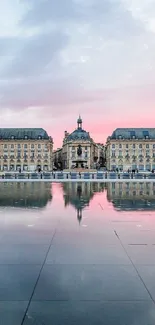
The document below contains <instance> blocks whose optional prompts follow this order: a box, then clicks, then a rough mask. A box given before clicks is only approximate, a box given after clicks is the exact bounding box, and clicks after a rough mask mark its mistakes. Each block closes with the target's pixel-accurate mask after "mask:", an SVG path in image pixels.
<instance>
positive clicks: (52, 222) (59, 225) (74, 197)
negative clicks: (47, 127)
mask: <svg viewBox="0 0 155 325" xmlns="http://www.w3.org/2000/svg"><path fill="white" fill-rule="evenodd" d="M0 324H5V325H52V324H54V325H62V324H63V325H76V324H77V325H78V324H80V325H87V324H88V325H96V324H97V325H103V324H104V325H138V324H140V325H154V324H155V183H153V182H150V183H147V184H146V183H136V182H135V183H132V184H131V183H129V182H126V183H119V184H118V183H107V184H105V183H103V184H102V183H99V184H98V183H91V182H90V183H64V184H59V183H57V184H51V183H43V182H42V183H2V184H1V185H0Z"/></svg>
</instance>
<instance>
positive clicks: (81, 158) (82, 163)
mask: <svg viewBox="0 0 155 325" xmlns="http://www.w3.org/2000/svg"><path fill="white" fill-rule="evenodd" d="M97 159H98V147H97V145H96V144H95V142H94V141H93V139H92V138H91V137H90V135H89V132H86V131H85V130H83V128H82V119H81V117H79V119H78V120H77V129H76V130H74V131H73V132H72V133H70V134H69V133H68V132H67V131H65V137H64V140H63V146H62V166H63V169H70V170H71V169H73V168H88V169H94V168H95V166H96V162H97Z"/></svg>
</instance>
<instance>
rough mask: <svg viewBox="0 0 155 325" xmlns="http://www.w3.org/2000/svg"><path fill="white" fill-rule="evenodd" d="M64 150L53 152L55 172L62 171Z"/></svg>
mask: <svg viewBox="0 0 155 325" xmlns="http://www.w3.org/2000/svg"><path fill="white" fill-rule="evenodd" d="M62 169H63V166H62V148H58V149H57V150H54V151H53V170H62Z"/></svg>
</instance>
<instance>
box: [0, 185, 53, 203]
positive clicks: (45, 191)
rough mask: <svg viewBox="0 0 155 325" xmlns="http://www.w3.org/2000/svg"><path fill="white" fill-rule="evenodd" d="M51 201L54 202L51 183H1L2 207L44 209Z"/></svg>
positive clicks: (0, 199) (0, 197)
mask: <svg viewBox="0 0 155 325" xmlns="http://www.w3.org/2000/svg"><path fill="white" fill-rule="evenodd" d="M49 201H52V191H51V183H44V182H40V183H35V182H32V183H30V182H25V183H24V182H21V183H14V182H13V183H1V186H0V206H1V207H16V208H24V209H33V208H38V209H43V208H45V207H46V205H47V203H48V202H49Z"/></svg>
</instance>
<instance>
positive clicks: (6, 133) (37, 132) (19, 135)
mask: <svg viewBox="0 0 155 325" xmlns="http://www.w3.org/2000/svg"><path fill="white" fill-rule="evenodd" d="M49 138H50V137H49V136H48V134H47V132H46V131H45V130H44V129H42V128H16V129H14V128H5V129H0V139H4V140H9V139H17V140H23V139H32V140H37V139H47V140H48V139H49Z"/></svg>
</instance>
